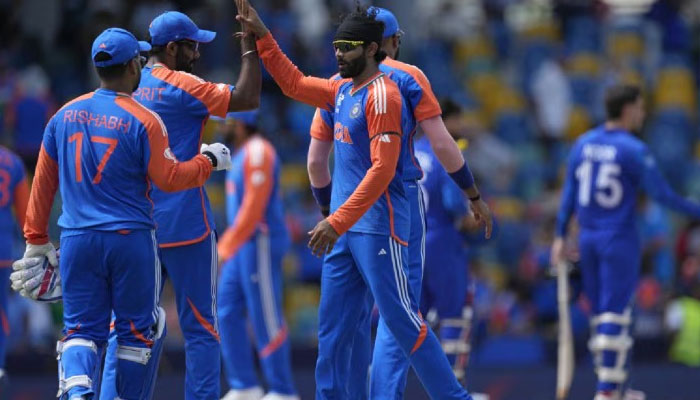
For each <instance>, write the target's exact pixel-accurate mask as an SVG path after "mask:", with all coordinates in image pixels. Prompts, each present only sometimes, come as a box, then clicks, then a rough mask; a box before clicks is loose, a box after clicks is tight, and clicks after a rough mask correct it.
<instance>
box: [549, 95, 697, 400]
mask: <svg viewBox="0 0 700 400" xmlns="http://www.w3.org/2000/svg"><path fill="white" fill-rule="evenodd" d="M605 108H606V113H607V121H606V122H605V124H604V125H602V126H599V127H597V128H595V129H593V130H591V131H589V132H587V133H585V134H584V135H583V136H581V137H580V138H579V139H578V140H577V141H576V143H575V144H574V146H573V148H572V150H571V153H570V155H569V160H568V164H567V171H566V178H565V179H566V180H565V182H564V191H563V193H562V200H561V206H560V209H559V214H558V218H557V227H556V239H555V240H554V242H553V244H552V253H551V263H552V265H554V266H556V265H558V264H559V263H561V262H562V261H564V254H563V253H564V241H565V237H566V230H567V224H568V222H569V220H570V219H571V216H572V215H574V214H575V215H576V217H577V219H578V224H579V226H580V233H579V250H580V254H581V260H580V263H581V274H582V278H583V289H584V292H585V294H586V296H587V297H588V299H589V300H590V302H591V308H592V313H593V316H592V318H591V327H592V337H591V339H590V341H589V348H590V350H591V352H592V353H593V355H594V364H595V370H596V374H597V375H598V387H597V394H596V396H595V400H617V399H620V397H621V395H622V393H621V392H622V386H623V384H624V382H625V380H626V379H627V357H628V353H629V350H630V349H631V347H632V342H633V340H632V337H631V336H630V323H631V320H632V319H631V308H632V301H633V298H632V297H633V294H634V291H635V289H636V287H637V282H638V280H639V267H640V259H641V249H640V243H639V236H638V233H637V226H636V225H637V224H636V209H637V195H638V191H639V189H644V190H645V191H646V192H647V194H649V195H650V196H651V197H652V198H653V199H654V200H656V201H658V202H659V203H661V204H664V205H666V206H667V207H670V208H672V209H674V210H676V211H678V212H681V213H684V214H687V215H690V216H692V217H695V218H700V205H698V204H696V203H693V202H690V201H688V200H686V199H684V198H682V197H680V196H678V195H677V194H676V193H674V192H673V190H672V189H671V188H670V186H669V185H668V183H667V182H666V180H665V179H664V177H663V176H662V174H661V172H660V171H659V169H658V166H657V165H656V162H655V161H654V158H653V157H652V155H651V153H650V152H649V149H648V148H647V146H646V145H645V144H644V143H643V142H642V141H641V140H639V139H638V138H636V137H635V136H634V132H637V131H638V130H639V129H641V127H642V125H643V122H644V100H643V97H642V94H641V92H640V90H639V88H637V87H635V86H626V85H622V86H614V87H612V88H610V89H609V90H608V91H607V93H606V98H605Z"/></svg>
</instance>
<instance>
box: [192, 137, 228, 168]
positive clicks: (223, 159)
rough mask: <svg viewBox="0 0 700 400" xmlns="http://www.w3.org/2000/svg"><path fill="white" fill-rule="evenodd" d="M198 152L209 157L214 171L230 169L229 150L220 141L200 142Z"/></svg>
mask: <svg viewBox="0 0 700 400" xmlns="http://www.w3.org/2000/svg"><path fill="white" fill-rule="evenodd" d="M199 152H200V153H202V155H204V156H206V157H207V158H209V161H211V165H212V167H214V170H215V171H222V170H225V169H226V170H228V169H231V151H230V150H229V149H228V147H226V146H225V145H223V144H221V143H212V144H204V143H202V147H200V148H199Z"/></svg>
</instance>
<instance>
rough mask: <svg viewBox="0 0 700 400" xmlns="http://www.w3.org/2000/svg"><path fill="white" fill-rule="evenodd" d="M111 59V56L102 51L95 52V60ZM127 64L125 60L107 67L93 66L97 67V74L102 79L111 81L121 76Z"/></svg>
mask: <svg viewBox="0 0 700 400" xmlns="http://www.w3.org/2000/svg"><path fill="white" fill-rule="evenodd" d="M111 59H112V56H110V55H109V54H107V53H106V52H104V51H101V52H99V53H97V54H95V61H109V60H111ZM129 61H131V60H129ZM128 64H129V63H128V62H127V63H125V64H117V65H110V66H109V67H95V69H97V76H99V77H100V79H102V80H103V81H111V80H114V79H119V78H121V77H122V76H123V75H124V73H125V72H126V66H127V65H128Z"/></svg>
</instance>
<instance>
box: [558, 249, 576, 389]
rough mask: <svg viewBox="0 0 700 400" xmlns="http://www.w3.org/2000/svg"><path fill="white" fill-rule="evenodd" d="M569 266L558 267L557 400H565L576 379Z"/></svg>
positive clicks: (560, 265)
mask: <svg viewBox="0 0 700 400" xmlns="http://www.w3.org/2000/svg"><path fill="white" fill-rule="evenodd" d="M569 292H570V291H569V266H568V264H566V263H563V262H562V263H559V265H557V303H558V306H559V307H558V308H559V347H558V349H557V397H556V398H557V400H565V399H566V398H567V397H568V396H569V389H570V388H571V382H572V380H573V377H574V338H573V334H572V332H571V315H569Z"/></svg>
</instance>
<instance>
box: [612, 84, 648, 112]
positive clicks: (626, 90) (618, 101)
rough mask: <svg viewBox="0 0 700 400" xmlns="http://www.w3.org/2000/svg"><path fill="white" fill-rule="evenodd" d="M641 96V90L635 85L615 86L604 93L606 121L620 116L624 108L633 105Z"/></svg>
mask: <svg viewBox="0 0 700 400" xmlns="http://www.w3.org/2000/svg"><path fill="white" fill-rule="evenodd" d="M641 95H642V90H641V89H640V88H639V86H636V85H615V86H612V87H611V88H609V89H608V90H607V91H606V92H605V113H606V116H607V118H608V120H614V119H618V118H620V117H621V116H622V110H624V109H625V106H627V105H629V104H633V103H635V102H636V101H637V100H639V97H640V96H641Z"/></svg>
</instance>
